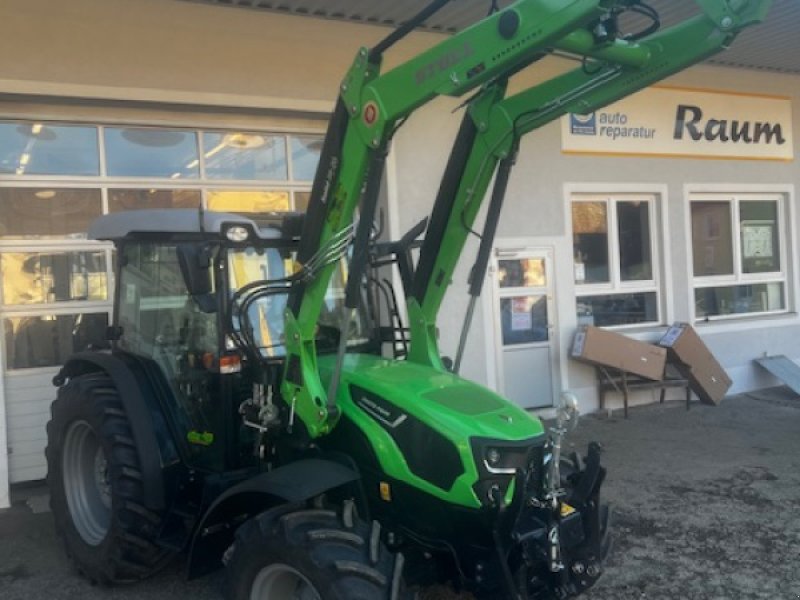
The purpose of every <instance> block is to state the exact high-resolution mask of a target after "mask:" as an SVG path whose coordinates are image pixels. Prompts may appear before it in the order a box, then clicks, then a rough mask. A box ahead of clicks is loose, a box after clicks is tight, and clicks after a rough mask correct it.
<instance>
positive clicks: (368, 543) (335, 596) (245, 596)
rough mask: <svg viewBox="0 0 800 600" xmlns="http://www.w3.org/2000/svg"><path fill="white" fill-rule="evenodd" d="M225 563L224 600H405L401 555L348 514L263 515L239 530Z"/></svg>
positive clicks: (289, 510)
mask: <svg viewBox="0 0 800 600" xmlns="http://www.w3.org/2000/svg"><path fill="white" fill-rule="evenodd" d="M348 525H349V526H348ZM226 557H227V558H228V560H227V577H226V579H227V590H226V592H227V598H228V599H229V600H291V599H294V598H302V599H303V600H378V599H380V600H390V599H391V600H396V599H398V598H401V597H402V596H401V595H400V590H401V584H402V580H401V579H402V577H401V576H402V568H403V558H402V555H399V554H398V555H395V554H393V553H391V552H390V551H389V550H388V549H387V548H386V547H385V546H384V545H383V543H382V542H381V541H380V527H379V525H378V524H377V523H375V522H373V524H372V526H370V525H367V524H366V523H364V522H363V521H359V520H358V518H353V515H352V514H351V515H350V516H349V517H344V516H343V515H342V516H340V515H338V514H337V513H336V512H334V511H332V510H323V509H305V508H297V507H285V506H284V507H279V508H277V509H273V510H271V511H267V512H265V513H263V514H261V515H259V516H258V517H255V518H253V519H251V520H250V521H247V522H246V523H244V524H243V525H242V526H241V527H240V528H239V529H238V530H237V532H236V538H235V540H234V544H233V546H232V547H231V549H230V550H229V552H228V553H226Z"/></svg>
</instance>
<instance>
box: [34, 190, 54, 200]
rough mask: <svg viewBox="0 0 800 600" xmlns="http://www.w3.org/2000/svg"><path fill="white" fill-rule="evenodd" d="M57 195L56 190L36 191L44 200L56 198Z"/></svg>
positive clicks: (37, 195) (38, 196)
mask: <svg viewBox="0 0 800 600" xmlns="http://www.w3.org/2000/svg"><path fill="white" fill-rule="evenodd" d="M55 195H56V192H55V190H39V191H38V192H36V197H37V198H41V199H42V200H50V198H55Z"/></svg>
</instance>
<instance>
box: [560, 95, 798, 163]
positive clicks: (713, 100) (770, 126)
mask: <svg viewBox="0 0 800 600" xmlns="http://www.w3.org/2000/svg"><path fill="white" fill-rule="evenodd" d="M561 126H562V149H563V151H564V153H567V154H609V155H628V156H666V157H698V158H722V159H726V158H727V159H749V160H782V161H790V160H793V159H794V140H793V137H792V104H791V101H790V99H789V98H784V97H777V96H761V95H754V94H740V93H730V92H717V91H708V90H692V89H683V88H673V87H660V86H659V87H652V88H649V89H646V90H643V91H641V92H639V93H638V94H635V95H633V96H630V97H628V98H625V99H624V100H621V101H619V102H616V103H614V104H611V105H609V106H608V107H606V108H604V109H602V110H599V111H597V112H594V113H591V114H588V115H566V116H565V117H563V118H562V123H561Z"/></svg>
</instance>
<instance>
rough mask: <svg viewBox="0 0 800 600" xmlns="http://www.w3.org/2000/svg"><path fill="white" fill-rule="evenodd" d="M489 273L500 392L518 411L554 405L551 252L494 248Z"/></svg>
mask: <svg viewBox="0 0 800 600" xmlns="http://www.w3.org/2000/svg"><path fill="white" fill-rule="evenodd" d="M493 274H494V305H495V310H494V313H495V332H496V335H495V340H496V348H497V349H498V351H497V355H498V356H497V363H498V364H497V367H498V368H497V373H498V379H499V381H498V383H499V389H500V392H501V393H502V394H503V395H505V396H506V397H507V398H509V399H510V400H513V401H514V402H516V403H517V404H518V405H519V406H521V407H523V408H544V407H550V406H553V358H554V356H555V352H554V348H553V333H554V323H555V309H554V304H553V253H552V250H550V249H539V248H525V249H518V250H517V249H515V250H502V249H500V250H496V251H495V261H494V265H493Z"/></svg>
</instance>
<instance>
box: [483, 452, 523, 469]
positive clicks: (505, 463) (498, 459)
mask: <svg viewBox="0 0 800 600" xmlns="http://www.w3.org/2000/svg"><path fill="white" fill-rule="evenodd" d="M504 459H505V460H504ZM514 462H516V461H509V460H508V457H504V456H503V452H502V451H501V450H500V449H499V448H494V447H490V448H487V449H486V455H485V458H484V462H483V466H484V467H486V470H487V471H488V472H489V473H491V474H492V475H513V474H514V473H516V472H517V467H516V466H515V465H514V464H512V463H514Z"/></svg>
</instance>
